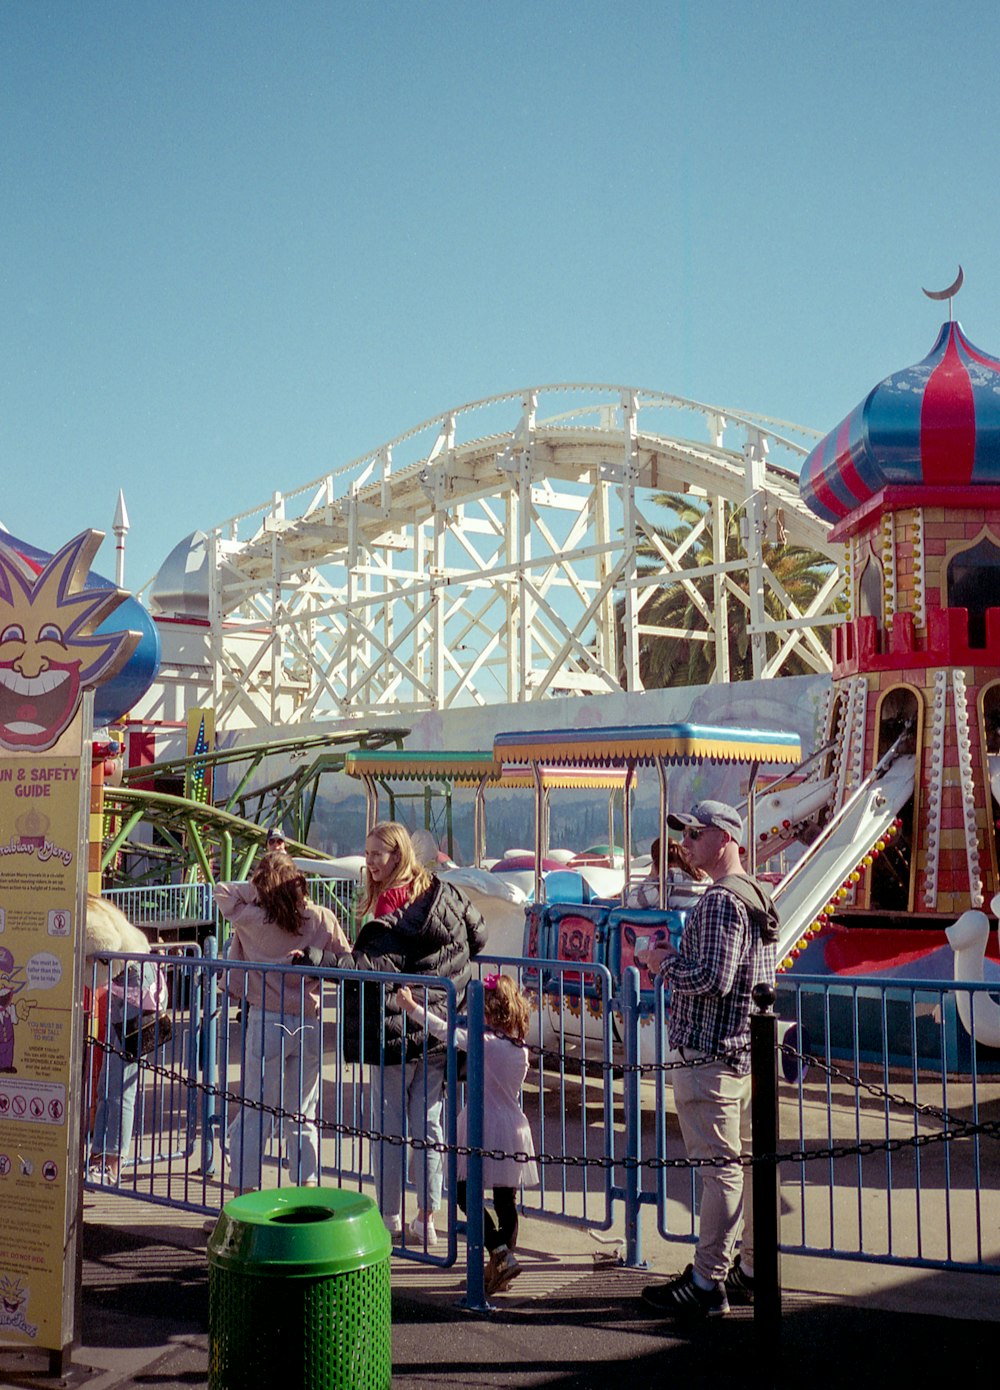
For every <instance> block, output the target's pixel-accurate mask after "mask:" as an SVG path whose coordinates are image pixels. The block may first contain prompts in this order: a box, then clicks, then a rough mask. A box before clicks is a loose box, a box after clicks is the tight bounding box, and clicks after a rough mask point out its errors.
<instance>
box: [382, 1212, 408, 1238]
mask: <svg viewBox="0 0 1000 1390" xmlns="http://www.w3.org/2000/svg"><path fill="white" fill-rule="evenodd" d="M382 1220H383V1222H384V1223H385V1229H386V1230H387V1231H388V1232H389V1234H390V1235H391V1236H401V1235H402V1234H403V1218H402V1217H401V1216H383V1218H382Z"/></svg>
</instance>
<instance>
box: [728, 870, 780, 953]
mask: <svg viewBox="0 0 1000 1390" xmlns="http://www.w3.org/2000/svg"><path fill="white" fill-rule="evenodd" d="M712 886H713V888H725V889H727V890H728V891H729V892H730V893H732V895H733V897H734V898H738V899H739V900H740V902H741V903H742V904H743V906H744V907H745V908H746V909H747V911H748V912H749V914H750V921H751V922H752V924H753V925H754V926H755V927H756V928H757V930H758V931H759V932H760V935H761V940H763V941H765V942H768V943H770V942H774V941H777V939H778V933H779V931H780V928H781V919H780V917H779V916H778V909H777V908H776V907H775V905H774V903H773V902H772V901H771V895H770V893H769V892H768V891H767V889H766V888H765V887H764V886H763V884H761V883H758V882H757V880H756V879H755V878H751V877H750V875H749V874H726V876H725V877H724V878H718V879H716V880H715V883H714V884H713V885H712Z"/></svg>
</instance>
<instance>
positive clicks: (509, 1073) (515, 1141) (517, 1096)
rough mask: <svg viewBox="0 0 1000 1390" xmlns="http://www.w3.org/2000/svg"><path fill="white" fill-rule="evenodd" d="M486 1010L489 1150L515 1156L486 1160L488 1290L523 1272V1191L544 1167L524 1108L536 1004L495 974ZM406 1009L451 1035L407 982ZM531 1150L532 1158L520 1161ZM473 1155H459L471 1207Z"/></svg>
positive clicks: (461, 1132) (462, 1188)
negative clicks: (519, 1254)
mask: <svg viewBox="0 0 1000 1390" xmlns="http://www.w3.org/2000/svg"><path fill="white" fill-rule="evenodd" d="M483 989H484V995H483V1012H484V1015H485V1019H486V1027H487V1030H488V1031H487V1032H486V1033H485V1034H484V1036H483V1148H484V1149H495V1150H499V1151H502V1152H503V1153H504V1154H506V1155H509V1157H504V1158H484V1159H483V1186H484V1188H485V1187H492V1189H493V1206H494V1208H495V1210H496V1220H495V1221H494V1219H493V1217H492V1216H491V1214H490V1212H489V1211H484V1213H483V1224H484V1240H485V1243H486V1249H487V1250H488V1251H489V1252H490V1257H489V1261H488V1263H487V1266H486V1292H487V1294H492V1293H502V1292H503V1291H504V1290H505V1289H506V1288H507V1287H508V1286H509V1285H510V1282H511V1280H512V1279H515V1278H516V1277H517V1276H518V1275H519V1274H520V1273H521V1265H520V1264H519V1263H518V1262H517V1260H516V1259H515V1258H514V1249H515V1246H516V1244H517V1189H518V1188H519V1187H534V1186H535V1185H536V1184H537V1182H538V1170H537V1168H536V1166H535V1163H534V1161H533V1159H534V1152H535V1149H534V1143H533V1141H532V1137H531V1128H530V1126H529V1124H528V1119H527V1116H526V1115H525V1113H524V1111H523V1110H522V1109H521V1087H522V1086H523V1085H524V1078H525V1076H526V1075H527V1072H528V1050H527V1048H526V1047H525V1045H524V1039H525V1036H526V1035H527V1032H528V1018H529V1011H528V1001H527V1000H526V999H525V997H524V995H523V994H521V993H520V991H519V990H518V988H517V986H516V985H515V983H514V981H513V980H511V979H509V978H508V977H507V976H506V975H487V976H486V978H485V979H484V980H483ZM396 1001H397V1003H398V1004H399V1006H400V1008H401V1009H403V1010H405V1012H406V1013H407V1014H408V1015H409V1016H410V1018H412V1019H413V1020H414V1022H415V1023H418V1024H419V1025H421V1026H422V1027H424V1028H426V1030H427V1031H428V1032H429V1033H430V1034H431V1035H432V1036H433V1037H437V1038H441V1039H442V1040H447V1039H448V1023H447V1021H446V1020H445V1019H443V1018H440V1017H439V1016H438V1015H437V1014H434V1013H430V1012H428V1011H427V1010H426V1009H424V1008H423V1007H422V1006H421V1005H420V1004H418V1003H417V1001H416V1000H415V999H414V997H413V994H412V993H411V991H410V990H409V989H408V988H407V987H406V986H405V985H404V986H403V987H401V988H400V989H398V990H397V991H396ZM452 1041H453V1042H454V1044H455V1046H456V1047H458V1048H460V1049H461V1050H462V1051H466V1050H467V1049H468V1046H469V1034H468V1030H467V1029H466V1028H456V1029H455V1032H454V1035H453V1037H452ZM466 1132H467V1122H466V1110H465V1109H464V1108H463V1110H462V1112H461V1114H460V1115H459V1117H458V1142H459V1144H460V1145H464V1144H465V1142H466ZM515 1154H526V1155H528V1161H527V1162H525V1161H522V1160H520V1159H518V1158H515V1157H514V1156H513V1155H515ZM466 1167H467V1164H466V1156H465V1155H464V1154H459V1156H458V1190H457V1193H456V1195H457V1198H458V1205H459V1206H460V1207H461V1209H462V1211H463V1212H465V1211H467V1207H466Z"/></svg>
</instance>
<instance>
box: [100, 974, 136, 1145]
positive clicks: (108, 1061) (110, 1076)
mask: <svg viewBox="0 0 1000 1390" xmlns="http://www.w3.org/2000/svg"><path fill="white" fill-rule="evenodd" d="M135 1016H136V1009H135V1006H134V1005H129V1021H130V1022H131V1020H132V1019H134V1018H135ZM124 1017H125V1001H124V999H123V998H122V997H121V996H120V995H114V994H112V995H110V996H109V999H108V1027H107V1034H106V1041H107V1042H108V1043H109V1044H110V1045H111V1046H112V1047H116V1048H117V1047H120V1046H121V1040H120V1038H119V1035H118V1028H117V1026H116V1025H118V1024H120V1023H122V1021H123V1020H124ZM97 1087H98V1092H97V1094H98V1101H97V1113H96V1115H95V1116H94V1137H93V1140H92V1142H91V1145H90V1152H91V1156H92V1157H93V1158H94V1159H95V1160H97V1161H98V1162H99V1161H100V1160H101V1159H102V1158H104V1157H108V1158H119V1159H126V1158H128V1154H129V1150H130V1149H131V1147H132V1128H133V1125H134V1123H135V1100H136V1095H137V1094H138V1091H139V1064H138V1063H137V1062H128V1061H126V1060H125V1058H124V1057H121V1056H119V1054H118V1053H117V1052H106V1053H105V1054H104V1065H103V1066H102V1067H101V1074H100V1078H99V1079H98V1082H97Z"/></svg>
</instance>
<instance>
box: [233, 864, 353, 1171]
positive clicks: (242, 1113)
mask: <svg viewBox="0 0 1000 1390" xmlns="http://www.w3.org/2000/svg"><path fill="white" fill-rule="evenodd" d="M215 901H216V905H217V907H218V909H219V911H220V912H221V913H222V915H223V916H224V917H226V918H228V919H229V921H230V922H231V923H232V926H233V937H232V941H231V942H230V947H229V960H230V961H231V962H238V961H252V962H256V963H259V964H261V965H272V966H273V965H290V964H292V963H293V961H292V953H293V952H296V951H301V950H302V949H303V948H304V947H307V946H315V947H318V948H319V949H320V950H323V951H349V950H350V949H351V944H350V942H349V941H348V939H347V937H346V936H345V934H344V932H343V930H342V928H341V926H340V923H339V921H338V920H337V917H336V915H335V914H334V913H333V912H331V911H330V909H329V908H326V907H319V906H317V904H316V903H314V902H312V901H311V899H310V898H309V896H308V894H307V893H306V881H305V877H304V875H303V874H302V873H301V871H300V870H299V869H298V868H297V867H296V865H295V864H294V863H293V862H292V860H291V859H290V858H289V857H288V855H287V854H268V855H265V857H264V858H263V859H262V860H261V862H260V864H259V865H258V866H257V868H256V870H255V871H254V874H253V877H252V878H251V880H250V882H249V883H221V884H218V885H216V888H215ZM226 984H227V989H228V991H229V993H230V994H232V995H237V996H238V997H242V998H243V999H244V1000H245V1001H246V1002H247V1003H248V1004H249V1005H250V1009H249V1012H248V1014H247V1017H246V1022H245V1039H246V1042H245V1053H244V1059H243V1095H244V1096H245V1097H246V1099H247V1100H252V1101H261V1102H262V1103H263V1105H264V1106H266V1107H271V1108H280V1109H282V1110H287V1111H291V1112H293V1113H294V1114H295V1115H297V1116H299V1117H300V1118H299V1119H297V1120H294V1121H287V1122H286V1123H287V1125H288V1166H289V1172H290V1173H291V1176H292V1181H293V1182H295V1183H299V1184H302V1185H303V1186H315V1185H316V1183H317V1181H318V1178H319V1132H318V1130H317V1127H316V1123H315V1121H316V1111H317V1106H318V1102H319V1080H320V1070H321V1064H322V1058H323V1040H322V1035H321V1032H322V1030H321V1022H320V1018H319V999H320V982H319V981H318V980H316V979H311V978H310V977H309V976H307V975H305V974H304V973H303V974H302V975H301V976H292V975H289V974H286V973H283V972H280V971H274V970H271V971H259V970H247V971H246V972H243V971H241V970H230V971H229V972H228V973H227V977H226ZM272 1129H273V1117H272V1116H271V1115H270V1114H269V1113H268V1111H267V1110H266V1109H265V1110H255V1109H246V1108H241V1109H240V1110H239V1112H238V1113H237V1115H236V1117H235V1118H234V1120H233V1121H232V1123H231V1124H230V1126H229V1136H228V1140H229V1172H230V1182H231V1184H232V1186H233V1187H234V1189H235V1190H236V1193H237V1195H239V1194H240V1193H241V1192H246V1191H249V1190H252V1189H256V1188H258V1187H260V1180H261V1161H262V1152H263V1146H264V1144H265V1143H266V1142H267V1141H268V1140H269V1139H270V1137H271V1132H272Z"/></svg>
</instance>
